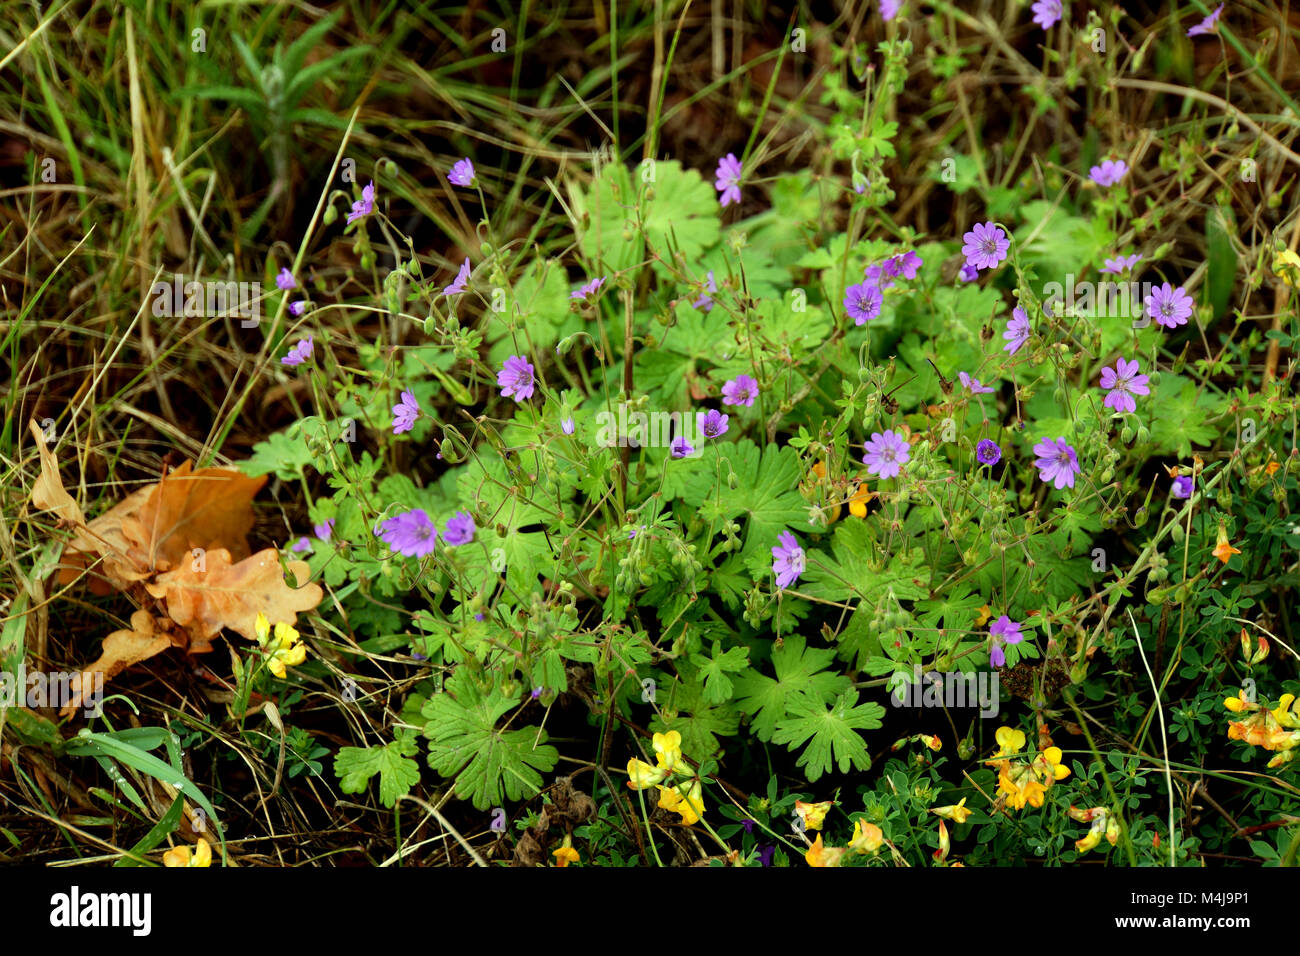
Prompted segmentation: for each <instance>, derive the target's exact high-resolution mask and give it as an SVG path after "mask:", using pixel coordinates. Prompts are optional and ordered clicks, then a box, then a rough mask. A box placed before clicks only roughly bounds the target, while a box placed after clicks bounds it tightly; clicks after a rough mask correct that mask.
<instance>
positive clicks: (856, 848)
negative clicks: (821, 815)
mask: <svg viewBox="0 0 1300 956" xmlns="http://www.w3.org/2000/svg"><path fill="white" fill-rule="evenodd" d="M817 839H819V840H820V839H821V834H818V836H817ZM884 842H885V835H884V834H883V833H882V832H881V831H880V827H878V826H876V825H875V824H874V823H867V822H865V821H863V820H854V821H853V839H852V840H850V841H849V849H850V850H852V851H853V852H854V853H875V852H876V851H877V850H879V849H880V847H881V845H882V844H883V843H884Z"/></svg>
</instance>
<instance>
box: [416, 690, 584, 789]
mask: <svg viewBox="0 0 1300 956" xmlns="http://www.w3.org/2000/svg"><path fill="white" fill-rule="evenodd" d="M461 673H462V671H461V669H457V670H456V672H455V673H454V674H453V675H452V677H451V678H450V679H449V680H448V682H447V689H446V691H445V692H444V693H441V694H437V695H435V696H434V697H432V698H431V699H430V700H429V702H428V703H427V704H425V705H424V709H423V714H424V717H425V718H426V720H428V723H427V724H425V727H424V735H425V736H426V737H428V738H429V740H430V744H429V766H430V767H432V768H433V769H434V770H436V771H437V772H438V773H439V774H441V775H442V776H443V777H446V778H449V779H450V778H451V777H455V778H456V785H455V786H456V795H457V796H458V797H460V798H461V799H462V800H470V801H471V802H472V803H473V804H474V807H475V808H476V809H478V810H487V809H488V808H490V807H492V806H494V805H496V804H499V803H500V802H501V799H502V795H503V794H504V796H505V798H506V799H508V800H521V799H523V798H525V797H534V796H536V795H537V794H538V793H540V792H541V787H542V776H541V773H539V772H538V771H541V772H549V771H550V770H552V769H553V768H554V767H555V762H556V761H557V760H559V758H560V755H559V753H558V752H557V751H556V749H555V748H554V747H549V746H541V744H542V743H543V742H544V741H545V740H546V739H547V738H546V731H544V730H542V729H540V728H538V727H522V728H520V729H518V730H509V731H504V730H497V727H496V722H497V720H498V719H499V718H500V717H501V716H502V715H503V714H505V713H506V711H508V710H511V709H512V708H513V707H514V706H515V700H514V699H513V698H510V697H506V696H505V695H503V694H501V692H500V691H499V690H497V689H496V688H493V689H492V690H491V691H489V692H487V693H483V692H482V691H480V690H479V689H478V688H476V687H474V685H473V678H472V676H470V675H468V674H466V675H465V676H464V677H461Z"/></svg>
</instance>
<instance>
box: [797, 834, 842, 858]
mask: <svg viewBox="0 0 1300 956" xmlns="http://www.w3.org/2000/svg"><path fill="white" fill-rule="evenodd" d="M846 852H847V848H845V847H842V846H823V845H822V835H821V834H820V833H819V834H817V839H816V840H813V845H812V846H810V847H809V848H808V852H807V853H805V854H804V855H803V858H804V859H805V860H806V861H807V862H808V865H809V866H839V865H840V858H841V857H842V856H844V854H845V853H846Z"/></svg>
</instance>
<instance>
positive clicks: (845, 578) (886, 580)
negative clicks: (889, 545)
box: [801, 520, 931, 607]
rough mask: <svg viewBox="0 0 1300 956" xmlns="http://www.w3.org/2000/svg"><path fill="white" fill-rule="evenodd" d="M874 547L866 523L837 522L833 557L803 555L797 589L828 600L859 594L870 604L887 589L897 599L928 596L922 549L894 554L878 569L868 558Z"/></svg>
mask: <svg viewBox="0 0 1300 956" xmlns="http://www.w3.org/2000/svg"><path fill="white" fill-rule="evenodd" d="M878 550H879V547H878V545H877V544H876V542H875V540H874V539H873V537H872V532H871V529H870V528H869V527H868V525H867V523H866V522H864V521H856V520H849V521H843V522H841V523H840V524H838V525H836V527H835V536H834V537H833V538H832V539H831V551H832V553H833V554H834V559H833V560H832V559H830V558H828V557H827V556H826V554H825V553H824V552H821V551H818V552H813V553H809V554H807V556H806V559H805V560H806V561H807V570H806V571H805V572H804V576H803V578H802V579H801V589H802V590H803V591H805V592H806V593H808V594H811V595H813V596H815V597H820V598H826V599H828V600H832V601H844V600H848V599H849V598H851V597H860V598H862V599H863V600H865V601H866V602H867V603H868V604H869V605H871V606H873V607H874V606H875V605H876V604H877V603H878V602H879V601H880V600H881V599H882V598H885V597H888V595H889V593H890V591H892V592H893V595H894V598H895V600H897V601H919V600H921V599H923V598H927V597H929V596H930V573H931V568H930V567H929V565H928V564H927V563H926V560H925V552H924V551H922V550H921V549H920V548H913V549H912V550H911V551H908V552H900V553H897V554H895V555H893V556H892V557H891V558H890V559H889V562H888V563H887V564H885V566H884V567H883V568H882V567H880V564H879V558H873V557H872V556H873V555H875V554H877V553H878Z"/></svg>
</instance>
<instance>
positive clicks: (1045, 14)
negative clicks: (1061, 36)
mask: <svg viewBox="0 0 1300 956" xmlns="http://www.w3.org/2000/svg"><path fill="white" fill-rule="evenodd" d="M1030 9H1031V10H1033V11H1034V22H1035V23H1037V24H1038V25H1039V26H1040V27H1042V28H1043V29H1044V30H1046V29H1048V28H1050V27H1051V25H1052V24H1053V23H1055V22H1056V21H1057V20H1059V19H1061V0H1038V2H1037V3H1035V4H1034V5H1033V6H1032V7H1031V8H1030Z"/></svg>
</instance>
